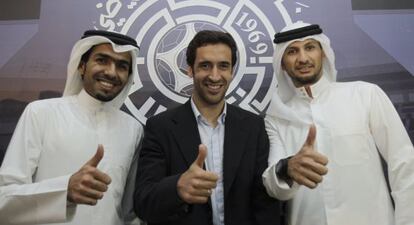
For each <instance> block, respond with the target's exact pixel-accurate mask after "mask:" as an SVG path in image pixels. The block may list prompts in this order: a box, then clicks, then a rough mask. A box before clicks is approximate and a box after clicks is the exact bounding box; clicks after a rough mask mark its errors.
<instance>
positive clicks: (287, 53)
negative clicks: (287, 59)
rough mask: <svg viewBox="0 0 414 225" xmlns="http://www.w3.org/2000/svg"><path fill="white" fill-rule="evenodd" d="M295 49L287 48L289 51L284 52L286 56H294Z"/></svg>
mask: <svg viewBox="0 0 414 225" xmlns="http://www.w3.org/2000/svg"><path fill="white" fill-rule="evenodd" d="M296 52H297V51H296V49H294V48H289V49H287V50H286V55H294V54H296Z"/></svg>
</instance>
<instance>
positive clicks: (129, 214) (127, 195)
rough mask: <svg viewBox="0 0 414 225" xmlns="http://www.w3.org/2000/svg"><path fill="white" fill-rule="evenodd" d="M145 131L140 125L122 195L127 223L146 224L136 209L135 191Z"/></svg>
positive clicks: (128, 224) (134, 224)
mask: <svg viewBox="0 0 414 225" xmlns="http://www.w3.org/2000/svg"><path fill="white" fill-rule="evenodd" d="M143 134H144V131H143V129H142V127H141V126H140V129H139V131H138V137H137V146H136V151H135V153H134V157H133V159H132V163H131V167H130V169H129V173H128V177H127V181H126V184H125V189H124V195H123V197H122V211H123V214H124V215H123V218H124V222H125V225H144V224H145V223H144V222H143V221H141V220H140V219H139V218H138V217H137V215H136V213H135V211H134V191H135V180H136V176H137V167H138V157H139V152H140V150H141V146H142V138H143Z"/></svg>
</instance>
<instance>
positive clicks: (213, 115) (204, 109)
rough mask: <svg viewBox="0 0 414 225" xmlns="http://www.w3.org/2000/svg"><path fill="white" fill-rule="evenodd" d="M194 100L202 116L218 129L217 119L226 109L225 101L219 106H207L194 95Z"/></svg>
mask: <svg viewBox="0 0 414 225" xmlns="http://www.w3.org/2000/svg"><path fill="white" fill-rule="evenodd" d="M193 100H194V104H195V105H196V107H197V109H198V111H199V112H200V114H201V115H202V116H203V117H204V118H205V119H206V120H207V121H208V123H209V124H211V125H212V126H213V127H216V126H217V119H218V118H219V116H220V115H221V113H222V112H223V109H224V99H223V100H222V101H220V102H219V103H217V104H205V103H203V102H201V101H199V100H198V99H197V97H195V96H194V95H193Z"/></svg>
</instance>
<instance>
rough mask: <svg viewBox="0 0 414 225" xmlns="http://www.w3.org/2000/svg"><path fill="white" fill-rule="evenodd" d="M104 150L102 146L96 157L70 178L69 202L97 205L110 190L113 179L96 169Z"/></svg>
mask: <svg viewBox="0 0 414 225" xmlns="http://www.w3.org/2000/svg"><path fill="white" fill-rule="evenodd" d="M103 154H104V149H103V146H102V145H101V144H100V145H98V149H97V150H96V153H95V155H94V156H93V157H92V158H91V159H90V160H89V161H88V162H86V164H85V165H83V166H82V167H81V168H80V169H79V171H78V172H76V173H75V174H73V175H72V176H71V177H70V178H69V185H68V200H69V201H70V202H73V203H77V204H86V205H96V203H97V202H98V200H99V199H102V197H103V195H104V192H105V191H106V190H108V185H109V184H110V183H111V178H110V177H109V176H108V175H107V174H105V173H103V172H101V171H99V170H98V169H97V168H96V167H97V166H98V164H99V162H100V161H101V159H102V158H103Z"/></svg>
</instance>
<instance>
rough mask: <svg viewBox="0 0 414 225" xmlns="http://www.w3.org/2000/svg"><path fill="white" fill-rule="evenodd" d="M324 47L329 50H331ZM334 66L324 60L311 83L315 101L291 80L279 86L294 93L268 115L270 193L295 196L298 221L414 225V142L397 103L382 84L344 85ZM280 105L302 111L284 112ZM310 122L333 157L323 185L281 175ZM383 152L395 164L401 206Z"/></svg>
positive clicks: (291, 216) (293, 215)
mask: <svg viewBox="0 0 414 225" xmlns="http://www.w3.org/2000/svg"><path fill="white" fill-rule="evenodd" d="M313 38H315V39H317V37H313ZM305 39H306V38H305ZM317 40H318V39H317ZM322 46H323V49H324V51H325V54H326V52H327V51H328V50H329V49H331V48H330V47H327V46H325V45H324V44H323V43H322ZM328 48H329V49H328ZM280 51H281V50H280ZM330 51H332V50H330ZM326 55H328V58H329V54H326ZM280 60H281V59H280V58H279V61H277V60H276V64H275V70H276V67H279V65H280V64H279V63H280ZM278 62H279V63H278ZM332 62H333V61H332ZM324 63H325V61H324ZM327 71H329V69H327V68H326V67H325V66H324V74H323V75H322V77H321V79H320V80H319V81H318V82H317V83H316V84H314V85H312V86H311V87H310V89H311V91H312V95H313V99H312V98H310V97H308V95H307V93H306V90H305V89H304V88H303V87H302V88H293V87H292V86H290V91H289V92H287V91H286V92H284V93H282V94H281V93H280V90H282V89H281V86H279V94H281V96H288V97H287V98H285V97H281V98H279V97H277V103H275V104H274V105H273V106H274V108H272V109H269V110H272V111H271V112H269V111H268V113H267V115H266V118H265V122H266V130H267V133H268V135H269V140H270V153H269V165H270V166H269V167H268V168H267V169H266V170H265V172H264V173H263V182H264V185H265V187H266V189H267V191H268V193H269V194H270V195H271V196H273V197H275V198H278V199H281V200H289V201H288V221H289V224H291V225H342V224H343V225H348V224H353V225H371V224H375V225H408V224H414V214H413V213H412V210H413V209H414V202H413V199H414V148H413V145H412V143H411V141H410V139H409V137H408V134H407V132H406V130H405V128H404V126H403V124H402V122H401V120H400V118H399V116H398V114H397V112H396V110H395V109H394V106H393V105H392V103H391V101H390V100H389V99H388V97H387V96H386V94H385V93H384V92H383V91H382V90H381V89H380V88H379V87H378V86H376V85H373V84H369V83H366V82H348V83H338V82H335V80H334V79H335V76H332V74H330V73H329V72H327ZM331 71H332V70H331ZM333 71H335V74H336V70H335V69H334V68H333ZM277 75H278V76H279V77H278V80H279V81H281V80H282V79H281V77H285V78H286V74H285V73H280V71H279V73H277ZM285 80H286V79H285ZM281 85H282V84H281ZM283 85H287V84H286V83H284V84H283ZM284 90H287V89H284ZM273 100H274V99H272V101H273ZM278 109H286V110H288V112H295V113H297V114H296V115H300V117H299V118H298V117H294V116H289V115H288V114H283V115H280V114H279V111H277V110H278ZM310 123H313V124H315V125H316V133H317V134H316V149H317V151H319V152H320V153H322V154H324V155H325V156H327V157H328V159H329V163H328V165H327V167H328V174H327V175H325V176H324V177H323V181H322V183H320V184H319V185H318V187H317V188H316V189H309V188H307V187H305V186H301V185H298V184H297V183H294V184H293V185H292V187H289V185H288V184H287V183H286V182H284V181H283V180H281V179H278V177H277V176H276V172H275V169H276V164H277V163H278V162H279V160H280V159H283V158H286V157H289V156H292V155H295V154H296V153H297V152H298V151H299V150H300V148H301V147H302V145H303V143H304V142H305V140H306V137H307V134H308V130H309V124H310ZM377 149H378V150H377ZM379 153H380V154H381V155H382V157H383V158H384V159H385V161H386V162H387V167H388V176H389V181H390V186H391V190H392V196H393V198H394V200H395V204H396V205H395V206H396V208H395V211H394V209H393V207H392V203H391V199H390V196H389V192H388V189H387V185H386V180H385V177H384V174H383V170H382V166H381V161H380V155H379Z"/></svg>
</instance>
